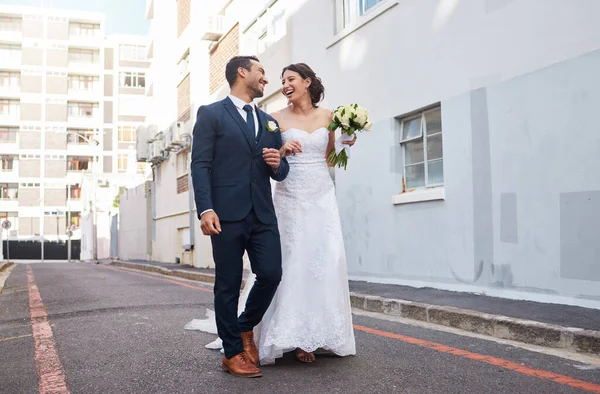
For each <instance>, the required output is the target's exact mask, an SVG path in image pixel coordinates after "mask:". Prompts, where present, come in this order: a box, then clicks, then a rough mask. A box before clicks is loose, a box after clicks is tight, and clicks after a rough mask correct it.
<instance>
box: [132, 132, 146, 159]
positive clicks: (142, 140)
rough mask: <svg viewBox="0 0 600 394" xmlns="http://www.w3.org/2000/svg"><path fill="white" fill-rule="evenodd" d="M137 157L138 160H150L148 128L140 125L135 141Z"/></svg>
mask: <svg viewBox="0 0 600 394" xmlns="http://www.w3.org/2000/svg"><path fill="white" fill-rule="evenodd" d="M135 151H136V153H135V155H136V157H135V159H136V161H138V162H144V161H147V160H148V129H147V128H146V127H145V126H138V128H137V131H136V141H135Z"/></svg>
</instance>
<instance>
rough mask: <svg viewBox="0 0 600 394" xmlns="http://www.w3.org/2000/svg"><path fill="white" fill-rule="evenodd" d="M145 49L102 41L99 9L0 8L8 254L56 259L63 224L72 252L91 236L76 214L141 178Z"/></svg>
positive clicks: (134, 40) (129, 40)
mask: <svg viewBox="0 0 600 394" xmlns="http://www.w3.org/2000/svg"><path fill="white" fill-rule="evenodd" d="M146 48H147V44H146V42H145V40H144V39H143V38H140V37H111V38H106V37H105V32H104V15H103V14H95V13H87V12H78V11H61V10H54V9H44V8H34V7H12V6H4V5H3V6H0V103H1V104H0V160H1V162H2V171H1V172H0V185H1V186H0V221H3V220H6V219H8V220H9V221H10V222H11V227H10V229H9V230H8V233H7V232H6V231H5V232H4V239H6V237H7V236H8V237H10V241H11V243H10V245H11V258H19V257H22V258H41V259H52V258H59V257H60V258H65V257H66V246H65V245H64V241H65V240H66V239H67V238H68V235H67V227H69V228H70V229H71V230H72V236H71V239H72V240H74V241H73V253H74V254H73V256H72V257H73V258H79V257H80V251H81V245H80V243H79V240H80V239H81V238H82V236H88V237H94V234H82V230H81V221H82V219H84V218H86V217H90V212H92V211H94V212H96V211H100V214H99V215H98V213H97V212H96V213H95V214H94V216H95V217H97V218H98V217H100V218H102V217H103V216H105V215H108V214H109V213H108V212H109V210H110V205H111V204H112V201H113V200H114V198H115V196H116V194H117V193H118V190H119V187H130V186H134V185H135V184H136V183H140V182H143V177H144V174H145V173H144V172H145V171H146V170H147V169H146V166H143V165H138V164H136V162H135V141H136V137H135V133H136V128H137V126H138V125H139V124H140V123H143V122H144V110H143V108H144V101H145V99H146V97H145V71H146V69H147V67H148V62H147V61H146V58H145V55H146ZM138 169H139V171H138ZM97 227H98V226H94V228H97ZM99 234H100V233H96V235H99ZM92 244H93V245H95V243H92Z"/></svg>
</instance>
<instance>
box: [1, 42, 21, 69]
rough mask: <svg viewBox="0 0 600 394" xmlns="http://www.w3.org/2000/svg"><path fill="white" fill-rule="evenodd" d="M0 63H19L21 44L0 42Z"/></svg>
mask: <svg viewBox="0 0 600 394" xmlns="http://www.w3.org/2000/svg"><path fill="white" fill-rule="evenodd" d="M0 63H2V64H4V63H6V64H12V63H19V64H20V63H21V45H19V44H0Z"/></svg>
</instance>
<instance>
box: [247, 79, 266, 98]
mask: <svg viewBox="0 0 600 394" xmlns="http://www.w3.org/2000/svg"><path fill="white" fill-rule="evenodd" d="M249 88H250V92H252V98H258V97H262V96H264V94H265V93H264V92H263V91H262V90H261V89H260V82H257V83H256V84H253V85H252V86H249Z"/></svg>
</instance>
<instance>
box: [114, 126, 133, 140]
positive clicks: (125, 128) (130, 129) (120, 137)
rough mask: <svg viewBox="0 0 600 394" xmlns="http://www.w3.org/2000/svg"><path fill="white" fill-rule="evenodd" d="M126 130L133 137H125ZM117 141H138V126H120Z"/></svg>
mask: <svg viewBox="0 0 600 394" xmlns="http://www.w3.org/2000/svg"><path fill="white" fill-rule="evenodd" d="M126 132H128V133H129V136H130V138H131V139H128V140H127V139H123V137H124V136H125V134H126ZM117 141H119V142H137V127H135V126H118V127H117Z"/></svg>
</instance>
